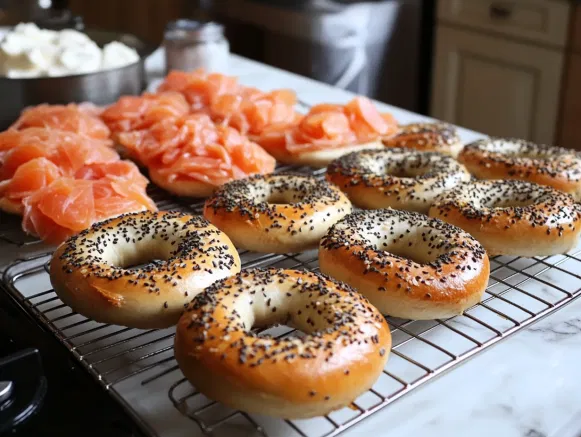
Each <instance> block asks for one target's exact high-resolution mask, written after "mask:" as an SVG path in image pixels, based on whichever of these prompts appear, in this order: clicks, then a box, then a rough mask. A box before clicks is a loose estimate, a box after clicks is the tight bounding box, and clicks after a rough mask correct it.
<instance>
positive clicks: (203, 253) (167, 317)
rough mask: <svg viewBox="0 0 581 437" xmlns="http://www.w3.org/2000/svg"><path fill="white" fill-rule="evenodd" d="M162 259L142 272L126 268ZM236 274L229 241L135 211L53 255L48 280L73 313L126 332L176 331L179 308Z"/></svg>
mask: <svg viewBox="0 0 581 437" xmlns="http://www.w3.org/2000/svg"><path fill="white" fill-rule="evenodd" d="M152 260H161V261H157V262H154V263H151V264H148V265H146V266H145V267H141V268H134V269H130V268H129V267H130V266H135V265H139V264H143V263H146V262H149V261H152ZM239 271H240V259H239V257H238V253H237V252H236V250H235V249H234V246H232V243H231V242H230V240H229V239H228V237H227V236H226V235H225V234H224V233H223V232H221V231H219V230H218V229H216V228H215V227H214V226H212V225H211V224H209V223H208V222H207V221H206V220H205V219H203V218H202V217H199V216H197V217H192V216H190V215H186V214H182V213H179V212H149V211H146V212H139V213H134V214H125V215H121V216H118V217H115V218H112V219H109V220H105V221H102V222H99V223H96V224H95V225H93V226H92V227H91V228H89V229H87V230H85V231H82V232H81V233H79V234H77V235H75V236H73V237H71V238H69V239H68V240H67V241H65V242H64V243H62V244H61V245H60V246H59V247H58V249H57V250H56V252H55V253H54V255H53V257H52V260H51V262H50V280H51V283H52V285H53V287H54V290H55V292H56V293H57V295H58V296H59V297H60V299H61V300H62V301H63V302H64V303H65V304H67V305H69V306H70V307H71V308H72V309H73V310H74V311H76V312H78V313H79V314H82V315H84V316H86V317H88V318H91V319H93V320H96V321H97V322H102V323H111V324H116V325H123V326H128V327H131V328H141V329H150V328H165V327H168V326H172V325H175V323H176V322H177V321H178V319H179V316H180V314H181V312H182V311H183V309H184V304H186V303H187V302H189V301H191V299H192V297H193V296H195V295H196V294H197V293H199V292H200V291H202V290H203V289H204V288H206V287H207V286H209V285H210V284H212V283H213V282H214V281H217V280H219V279H222V278H225V277H228V276H230V275H233V274H235V273H237V272H239Z"/></svg>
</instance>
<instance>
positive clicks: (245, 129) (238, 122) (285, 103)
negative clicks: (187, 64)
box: [158, 69, 299, 136]
mask: <svg viewBox="0 0 581 437" xmlns="http://www.w3.org/2000/svg"><path fill="white" fill-rule="evenodd" d="M158 91H161V92H167V91H176V92H179V93H181V94H183V96H184V97H185V98H186V100H187V101H188V103H189V104H190V105H191V110H192V112H196V113H200V112H201V113H205V114H208V115H209V116H210V117H211V118H212V120H213V121H214V122H215V123H218V124H221V125H225V126H230V127H233V128H235V129H237V130H238V131H240V133H242V134H244V135H249V136H253V135H259V134H261V133H262V132H263V131H264V129H266V128H267V127H268V126H270V125H273V124H277V125H282V124H284V125H289V124H292V123H295V122H296V121H297V118H298V117H299V114H297V112H296V110H295V105H296V103H297V97H296V94H295V92H294V91H291V90H287V89H280V90H274V91H270V92H263V91H260V90H258V89H256V88H252V87H246V86H243V85H241V84H239V83H238V80H237V79H236V78H234V77H230V76H224V75H221V74H218V73H212V74H208V73H206V72H205V71H204V70H203V69H199V70H194V71H192V72H189V73H186V72H181V71H172V72H170V74H169V75H168V76H167V77H166V78H165V80H164V82H163V83H162V84H161V85H160V86H159V88H158Z"/></svg>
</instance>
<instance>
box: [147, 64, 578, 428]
mask: <svg viewBox="0 0 581 437" xmlns="http://www.w3.org/2000/svg"><path fill="white" fill-rule="evenodd" d="M162 59H163V55H162V54H160V53H156V54H155V55H154V57H153V59H151V60H150V61H149V63H148V65H149V68H150V71H151V72H152V74H153V75H154V76H156V75H158V76H159V75H160V74H161V72H160V69H159V68H156V67H159V65H161V64H160V60H162ZM226 73H228V74H231V75H236V76H238V77H239V78H240V81H241V82H242V83H244V84H247V85H252V86H256V87H258V88H260V89H264V90H268V89H274V88H281V87H285V88H291V89H294V90H295V91H296V92H297V94H298V96H299V99H300V100H301V101H302V102H304V103H307V104H316V103H319V102H345V101H347V100H348V99H350V98H351V97H352V94H351V93H349V92H346V91H343V90H339V89H335V88H332V87H329V86H327V85H323V84H320V83H318V82H315V81H312V80H310V79H305V78H302V77H299V76H296V75H293V74H290V73H286V72H283V71H280V70H277V69H274V68H271V67H267V66H264V65H262V64H258V63H256V62H253V61H249V60H246V59H243V58H239V57H236V56H233V57H232V59H231V62H230V65H229V69H228V71H226ZM381 109H382V110H386V111H389V112H391V113H392V114H393V115H394V116H395V117H396V119H398V120H399V121H400V122H403V123H405V122H411V121H416V120H425V119H426V117H423V116H420V115H417V114H413V113H410V112H408V111H404V110H401V109H398V108H394V107H391V106H389V105H381ZM460 133H461V136H462V138H463V139H464V141H466V142H468V141H471V140H473V139H475V138H477V137H479V136H480V135H479V134H478V133H475V132H472V131H469V130H465V129H461V130H460ZM580 267H581V264H578V265H577V269H578V270H577V272H581V268H580ZM580 314H581V300H576V301H573V303H571V304H569V305H567V306H565V307H563V308H561V309H560V310H558V311H556V312H555V313H553V314H551V315H549V316H548V317H546V318H544V319H542V320H541V321H539V322H537V323H535V324H533V325H531V326H529V327H528V328H526V329H524V330H522V331H520V332H518V333H516V334H514V335H512V336H510V337H509V338H508V339H505V340H503V341H501V342H499V343H498V344H497V345H495V346H492V347H490V348H489V349H487V350H485V351H483V352H481V353H479V354H477V355H476V356H474V357H473V358H472V359H470V360H468V361H466V362H464V363H463V364H460V365H458V366H457V367H455V368H454V369H452V370H451V371H449V372H446V373H444V374H443V375H441V376H439V377H438V378H436V379H434V380H433V381H430V382H428V383H427V384H425V385H423V386H421V387H419V388H417V389H415V390H413V391H411V392H410V393H408V394H406V395H405V396H403V397H402V398H401V399H399V400H397V401H396V402H394V403H393V404H391V405H389V406H388V407H386V408H384V409H383V410H381V411H380V412H378V413H377V414H374V415H372V416H371V417H369V418H367V419H365V420H364V421H362V422H361V423H360V424H359V425H357V426H355V427H354V428H351V429H350V430H348V431H347V432H346V433H345V435H349V436H350V435H370V433H373V434H374V435H385V436H393V437H404V436H406V437H408V436H410V437H411V436H447V437H449V436H483V437H485V436H486V437H489V436H492V435H494V436H496V437H500V436H502V437H505V436H506V437H517V436H520V437H543V436H551V437H552V436H555V437H557V436H559V437H561V436H563V437H568V436H569V435H571V436H573V435H581V423H579V426H578V427H577V428H576V431H577V432H578V433H579V434H566V435H565V434H564V431H563V429H562V428H563V426H565V425H566V424H568V423H570V421H571V420H572V419H573V418H575V417H576V415H577V413H578V412H579V411H580V410H581V377H579V375H578V374H577V370H578V367H579V363H581V315H580Z"/></svg>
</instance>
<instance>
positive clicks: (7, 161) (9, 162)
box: [0, 128, 120, 181]
mask: <svg viewBox="0 0 581 437" xmlns="http://www.w3.org/2000/svg"><path fill="white" fill-rule="evenodd" d="M108 144H109V143H108V142H107V141H103V140H98V139H95V138H89V137H85V136H83V135H80V134H76V133H73V132H67V131H60V130H52V129H42V128H30V129H26V130H23V131H17V130H8V131H6V132H2V133H0V150H4V152H0V181H1V180H6V179H9V178H11V177H12V176H13V175H14V173H15V172H16V170H17V169H18V168H19V167H20V166H21V165H23V164H25V163H27V162H28V161H31V160H33V159H36V158H41V157H43V158H46V159H48V160H49V161H51V162H52V163H54V164H55V165H57V166H58V167H59V168H60V169H61V170H62V172H63V174H69V175H72V174H74V172H76V171H77V170H78V169H79V168H81V167H83V166H84V165H87V164H92V163H100V162H112V161H117V160H119V159H120V158H119V155H118V154H117V152H116V151H115V150H113V149H112V148H110V147H108Z"/></svg>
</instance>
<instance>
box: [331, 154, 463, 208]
mask: <svg viewBox="0 0 581 437" xmlns="http://www.w3.org/2000/svg"><path fill="white" fill-rule="evenodd" d="M327 179H328V180H329V181H330V182H333V183H334V184H336V185H337V186H339V188H341V190H342V191H343V192H344V193H346V194H347V195H348V196H349V199H350V200H351V202H353V204H355V205H356V206H358V207H360V208H366V209H381V208H395V209H403V210H407V211H417V212H421V213H424V214H427V212H428V210H429V209H430V206H431V205H432V202H433V201H434V198H435V197H436V196H438V195H440V194H442V193H443V192H445V191H447V190H450V189H452V188H454V187H455V186H456V185H458V184H459V183H461V182H467V181H469V180H470V179H471V176H470V173H468V171H467V170H466V169H465V168H464V166H462V165H461V164H459V163H458V162H457V161H456V160H455V159H454V158H452V157H450V156H447V155H442V154H440V153H436V152H419V151H416V150H412V149H382V150H366V151H361V152H354V153H350V154H348V155H345V156H342V157H341V158H339V159H337V160H335V161H333V162H332V163H331V164H330V165H329V167H328V168H327Z"/></svg>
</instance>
